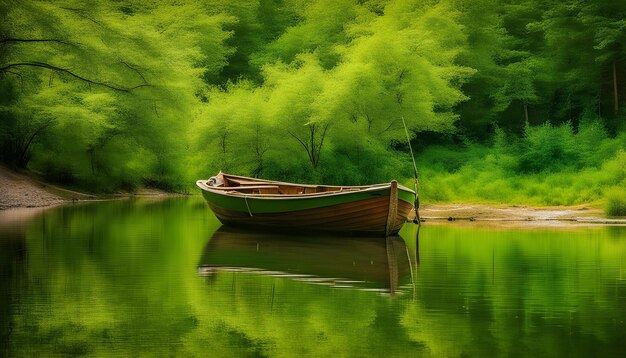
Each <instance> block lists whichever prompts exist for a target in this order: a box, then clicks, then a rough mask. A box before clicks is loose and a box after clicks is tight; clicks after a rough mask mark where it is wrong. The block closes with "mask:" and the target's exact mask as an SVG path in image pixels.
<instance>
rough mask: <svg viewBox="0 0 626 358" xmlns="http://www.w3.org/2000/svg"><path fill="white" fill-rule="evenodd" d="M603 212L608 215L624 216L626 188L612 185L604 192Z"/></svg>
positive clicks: (625, 214)
mask: <svg viewBox="0 0 626 358" xmlns="http://www.w3.org/2000/svg"><path fill="white" fill-rule="evenodd" d="M605 199H606V201H605V206H604V212H605V213H606V214H607V215H609V216H626V189H624V187H612V188H610V189H609V190H607V192H606V194H605Z"/></svg>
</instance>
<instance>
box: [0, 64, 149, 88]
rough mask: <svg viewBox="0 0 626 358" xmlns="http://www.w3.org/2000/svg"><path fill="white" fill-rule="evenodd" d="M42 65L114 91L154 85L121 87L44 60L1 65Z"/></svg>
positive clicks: (6, 69)
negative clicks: (89, 77)
mask: <svg viewBox="0 0 626 358" xmlns="http://www.w3.org/2000/svg"><path fill="white" fill-rule="evenodd" d="M25 66H28V67H41V68H47V69H50V70H54V71H58V72H62V73H65V74H68V75H70V76H72V77H74V78H76V79H79V80H81V81H84V82H87V83H89V84H94V85H98V86H102V87H106V88H109V89H112V90H114V91H119V92H131V91H132V90H134V89H137V88H141V87H152V85H150V84H148V83H144V84H140V85H137V86H133V87H120V86H117V85H112V84H109V83H106V82H99V81H93V80H90V79H88V78H85V77H83V76H80V75H78V74H76V73H74V72H72V71H70V70H69V69H67V68H61V67H57V66H54V65H50V64H48V63H44V62H19V63H10V64H8V65H5V66H4V67H0V72H7V71H8V70H9V69H11V68H15V67H25Z"/></svg>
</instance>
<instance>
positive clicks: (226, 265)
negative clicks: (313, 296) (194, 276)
mask: <svg viewBox="0 0 626 358" xmlns="http://www.w3.org/2000/svg"><path fill="white" fill-rule="evenodd" d="M411 270H412V266H411V263H410V262H409V255H408V253H407V247H406V245H405V243H404V240H403V239H402V238H401V237H400V236H397V235H393V236H388V237H387V238H385V240H380V239H378V238H372V237H355V236H351V237H339V236H329V235H317V236H301V235H285V234H276V233H255V232H252V231H246V230H241V229H236V228H230V227H227V226H223V227H221V228H219V229H218V230H217V231H216V232H215V233H214V234H213V236H212V237H211V240H209V242H208V243H207V244H206V247H205V248H204V252H203V254H202V257H201V258H200V262H199V263H198V274H199V275H201V276H206V277H216V275H219V274H220V273H230V272H235V273H244V274H251V275H260V276H272V277H277V278H283V279H293V280H297V281H301V282H304V283H310V284H315V285H325V286H329V287H334V288H343V289H357V290H367V291H376V292H380V293H389V294H394V293H397V292H398V291H402V290H403V289H404V288H406V287H407V286H408V285H410V283H411V282H412V281H411V277H412V275H411Z"/></svg>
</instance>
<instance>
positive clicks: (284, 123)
mask: <svg viewBox="0 0 626 358" xmlns="http://www.w3.org/2000/svg"><path fill="white" fill-rule="evenodd" d="M625 100H626V3H625V2H619V1H608V0H598V1H592V2H590V1H582V0H580V1H557V0H546V1H538V0H527V1H515V0H499V1H495V0H491V1H488V0H474V1H462V0H441V1H429V0H416V1H410V0H403V1H395V0H369V1H368V0H313V1H310V0H238V1H230V0H208V1H180V0H179V1H174V0H169V1H168V0H163V1H156V0H153V1H143V0H142V1H139V0H137V1H127V0H107V1H105V0H89V1H87V0H85V1H80V0H54V1H52V0H50V1H34V0H15V1H13V0H0V159H1V160H2V161H3V162H4V163H5V164H6V165H8V166H10V167H13V168H28V169H29V170H32V171H35V172H38V173H41V174H42V175H44V176H45V177H46V178H47V179H48V180H50V181H53V182H57V183H62V184H65V185H68V186H73V187H78V188H83V189H87V190H89V191H92V192H115V191H119V190H125V191H132V190H134V189H135V188H138V187H145V186H147V187H156V188H161V189H165V190H168V191H182V192H187V191H192V190H193V183H194V182H195V180H196V179H199V178H207V177H209V176H211V175H214V174H215V173H216V172H217V171H219V170H222V171H225V172H229V173H235V174H240V175H249V176H256V177H262V178H270V179H276V180H287V181H301V182H315V183H326V184H369V183H377V182H385V181H389V180H390V179H393V178H399V179H402V180H403V181H405V182H407V183H410V182H411V181H412V179H411V178H412V165H411V159H410V156H409V154H408V146H407V144H406V137H405V132H404V129H403V124H402V119H403V118H404V120H405V121H406V123H407V125H408V127H409V131H410V134H411V137H412V144H413V148H414V149H415V150H416V159H417V164H418V167H419V169H420V183H421V190H420V191H421V194H422V197H423V198H424V199H425V200H426V201H428V202H489V203H508V204H534V205H537V204H539V205H572V204H580V203H603V204H604V205H605V207H606V210H607V213H608V214H613V215H619V214H621V215H626V152H625V149H626V124H625V122H626V110H625V109H624V107H626V103H625Z"/></svg>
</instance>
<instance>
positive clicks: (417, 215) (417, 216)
mask: <svg viewBox="0 0 626 358" xmlns="http://www.w3.org/2000/svg"><path fill="white" fill-rule="evenodd" d="M402 124H403V125H404V133H406V141H407V143H409V151H410V152H411V159H412V160H413V178H414V179H415V181H413V188H414V190H415V220H413V222H414V223H416V224H419V223H420V210H419V209H420V198H419V195H418V194H417V187H418V186H419V180H418V179H417V178H418V176H419V174H418V172H417V164H415V156H414V155H413V148H412V147H411V137H410V136H409V130H408V129H407V127H406V122H405V121H404V116H402Z"/></svg>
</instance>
